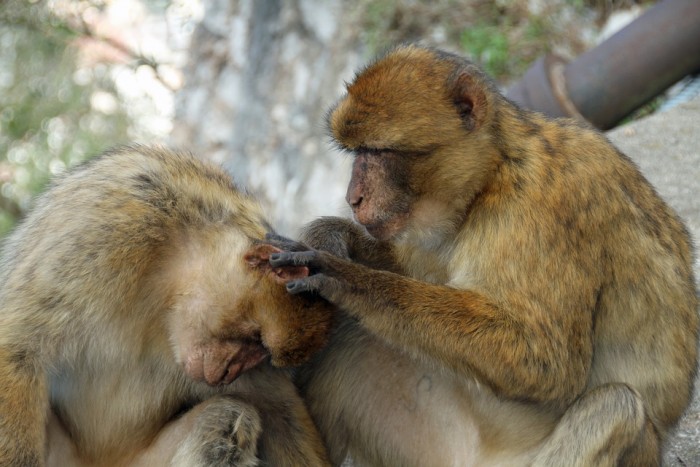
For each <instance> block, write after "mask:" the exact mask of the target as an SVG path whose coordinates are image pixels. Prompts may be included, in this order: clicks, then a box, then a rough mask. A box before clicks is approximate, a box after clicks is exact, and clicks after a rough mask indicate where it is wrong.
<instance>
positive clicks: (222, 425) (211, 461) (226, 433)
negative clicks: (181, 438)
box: [174, 396, 262, 467]
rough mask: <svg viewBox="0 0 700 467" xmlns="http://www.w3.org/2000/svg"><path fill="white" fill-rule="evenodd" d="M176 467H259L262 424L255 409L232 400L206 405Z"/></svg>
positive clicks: (176, 462)
mask: <svg viewBox="0 0 700 467" xmlns="http://www.w3.org/2000/svg"><path fill="white" fill-rule="evenodd" d="M203 404H206V406H205V407H204V408H202V410H201V413H200V414H199V415H198V416H197V420H196V422H195V427H194V429H193V432H192V433H191V435H190V436H189V437H188V439H187V440H186V441H185V443H183V445H182V446H181V447H180V449H179V450H178V453H177V454H176V456H175V461H174V464H175V465H183V466H184V465H197V466H224V465H226V466H238V467H248V466H250V467H252V466H257V465H258V464H259V460H258V457H257V452H258V440H259V438H260V435H261V433H262V422H261V419H260V415H259V414H258V411H257V410H256V409H255V407H253V406H252V405H250V404H248V403H246V402H243V401H241V400H238V399H236V398H234V397H230V396H220V397H216V398H213V399H211V400H209V401H206V402H204V403H203Z"/></svg>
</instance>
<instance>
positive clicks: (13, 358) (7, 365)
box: [0, 346, 48, 465]
mask: <svg viewBox="0 0 700 467" xmlns="http://www.w3.org/2000/svg"><path fill="white" fill-rule="evenodd" d="M0 381H2V385H3V389H2V391H0V465H42V464H43V453H44V444H45V430H44V428H45V425H46V414H47V413H48V402H47V401H48V389H47V382H46V378H45V376H44V375H43V372H40V371H37V368H36V367H35V365H34V362H33V361H32V358H31V357H27V356H26V354H24V352H22V351H20V352H13V351H12V350H11V349H10V348H9V346H8V347H3V348H0Z"/></svg>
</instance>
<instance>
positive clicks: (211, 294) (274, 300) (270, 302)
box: [164, 231, 332, 385]
mask: <svg viewBox="0 0 700 467" xmlns="http://www.w3.org/2000/svg"><path fill="white" fill-rule="evenodd" d="M221 235H223V236H224V237H223V238H222V237H221ZM180 244H181V245H183V247H182V248H178V249H177V250H176V251H177V252H176V254H175V255H174V257H173V258H172V259H171V261H172V262H171V263H168V264H166V267H165V268H164V269H165V270H167V271H168V272H170V273H171V275H170V276H169V278H167V283H168V284H170V283H172V284H174V288H173V297H174V298H173V306H172V307H171V311H170V313H169V315H168V321H167V326H168V327H169V336H170V340H171V346H172V347H173V349H174V353H175V360H176V362H177V363H179V364H180V365H181V366H182V367H183V368H184V370H185V372H186V373H187V374H188V375H189V376H190V377H192V378H193V379H195V380H200V381H205V382H207V383H208V384H210V385H218V384H228V383H230V382H231V381H233V380H234V379H236V378H237V377H238V376H239V375H240V374H241V373H243V372H245V371H247V370H249V369H251V368H253V367H255V366H257V365H258V364H260V363H261V362H263V361H265V360H267V359H268V358H269V359H270V362H271V363H272V365H273V366H278V367H288V366H296V365H299V364H301V363H303V362H305V361H306V360H307V359H308V358H310V357H311V355H313V354H314V353H315V352H316V351H317V350H319V349H320V348H321V347H322V346H323V345H324V344H325V343H326V340H327V336H328V332H329V330H330V327H331V317H332V313H331V311H330V309H329V305H328V304H327V303H326V302H324V301H323V300H321V299H319V298H314V297H311V296H293V295H290V294H288V293H287V292H286V290H285V287H284V283H285V282H286V281H287V280H290V279H295V278H301V277H305V276H306V275H308V272H309V271H308V269H307V268H305V267H298V268H295V267H289V268H284V269H273V268H271V267H270V265H269V264H268V261H267V260H268V257H269V255H270V254H271V253H273V252H276V251H279V250H277V249H276V248H275V247H273V246H271V245H266V244H261V243H256V242H254V241H251V240H250V239H249V238H246V236H245V235H243V234H242V233H241V232H237V231H231V232H225V233H221V234H219V233H217V234H214V236H213V238H212V237H211V235H200V234H192V235H188V236H187V238H185V239H184V240H182V241H181V242H180Z"/></svg>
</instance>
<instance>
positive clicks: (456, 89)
mask: <svg viewBox="0 0 700 467" xmlns="http://www.w3.org/2000/svg"><path fill="white" fill-rule="evenodd" d="M452 102H454V105H455V109H457V113H458V114H459V118H460V119H461V120H462V123H463V124H464V126H465V127H466V129H467V130H469V131H474V130H476V129H478V128H480V127H481V126H482V125H483V124H484V120H485V119H486V112H487V106H488V101H487V100H486V93H485V92H484V89H483V84H482V83H480V82H479V80H478V79H477V78H475V77H474V76H473V75H472V74H471V73H469V71H467V70H461V71H460V72H459V73H458V74H457V76H456V77H455V78H454V80H453V82H452Z"/></svg>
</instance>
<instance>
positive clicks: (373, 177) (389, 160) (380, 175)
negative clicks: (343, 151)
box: [345, 151, 411, 240]
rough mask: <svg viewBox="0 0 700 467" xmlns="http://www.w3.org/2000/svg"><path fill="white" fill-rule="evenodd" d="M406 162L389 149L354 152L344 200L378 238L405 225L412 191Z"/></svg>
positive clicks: (381, 238) (355, 215)
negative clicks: (409, 188)
mask: <svg viewBox="0 0 700 467" xmlns="http://www.w3.org/2000/svg"><path fill="white" fill-rule="evenodd" d="M405 166H406V164H404V163H403V161H402V160H401V155H399V154H395V153H393V152H391V151H382V152H376V153H375V152H359V153H357V154H356V155H355V159H354V161H353V166H352V176H351V178H350V183H349V185H348V190H347V194H346V197H345V199H346V201H347V203H348V204H349V205H350V207H351V208H352V211H353V215H354V217H355V220H356V221H357V222H359V223H360V224H362V225H363V226H365V228H366V229H367V232H369V234H370V235H372V236H373V237H375V238H377V239H379V240H389V239H391V238H393V237H395V236H396V235H398V234H399V233H400V232H401V231H403V230H404V229H405V228H406V225H407V223H408V220H409V217H410V209H409V207H410V205H411V194H410V190H408V189H407V188H406V187H407V186H408V183H407V177H408V173H407V172H406V169H405Z"/></svg>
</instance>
